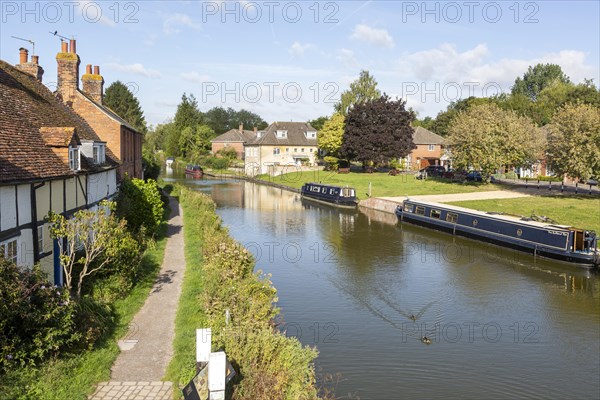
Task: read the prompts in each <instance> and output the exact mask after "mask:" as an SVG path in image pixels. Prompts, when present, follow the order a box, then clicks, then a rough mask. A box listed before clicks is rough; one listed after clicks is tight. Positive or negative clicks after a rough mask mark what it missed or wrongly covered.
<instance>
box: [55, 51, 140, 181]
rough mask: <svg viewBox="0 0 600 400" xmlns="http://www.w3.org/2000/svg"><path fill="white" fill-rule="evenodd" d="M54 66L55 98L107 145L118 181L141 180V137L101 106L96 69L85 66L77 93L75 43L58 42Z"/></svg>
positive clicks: (101, 85)
mask: <svg viewBox="0 0 600 400" xmlns="http://www.w3.org/2000/svg"><path fill="white" fill-rule="evenodd" d="M56 62H57V63H58V87H57V90H56V94H57V95H58V97H59V98H60V99H62V101H63V102H64V103H65V104H67V105H68V106H69V107H71V108H72V109H73V110H75V112H76V113H77V114H79V115H80V116H81V117H82V118H83V119H85V120H86V122H87V123H88V124H89V125H90V127H91V128H92V129H93V130H94V131H95V132H96V133H97V134H98V136H99V137H100V138H101V139H102V140H104V141H105V142H106V143H107V146H108V147H109V148H110V149H111V150H112V152H113V154H115V156H116V157H117V159H118V160H119V162H120V167H119V177H120V178H123V177H124V176H125V175H127V176H129V177H131V178H142V177H143V170H142V140H143V136H142V134H141V133H140V132H138V131H136V129H135V128H133V127H132V126H131V125H129V124H128V123H127V122H126V121H125V120H124V119H123V118H121V117H119V116H118V115H117V114H116V113H115V112H113V111H112V110H110V109H109V108H108V107H106V106H105V105H103V96H104V78H103V77H102V75H100V68H99V67H98V66H94V69H93V71H92V65H87V67H86V73H85V74H84V75H83V76H82V77H81V81H82V84H83V85H82V90H79V64H80V59H79V56H78V55H77V51H76V41H75V40H71V41H70V42H69V43H67V42H61V51H60V53H58V54H57V55H56Z"/></svg>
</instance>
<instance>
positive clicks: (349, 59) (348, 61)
mask: <svg viewBox="0 0 600 400" xmlns="http://www.w3.org/2000/svg"><path fill="white" fill-rule="evenodd" d="M337 53H338V55H337V57H336V59H337V60H338V61H339V62H341V63H342V64H343V65H344V66H345V67H347V68H352V67H356V66H357V65H358V60H356V57H355V56H354V52H353V51H352V50H349V49H340V50H338V52H337Z"/></svg>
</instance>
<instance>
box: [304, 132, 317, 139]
mask: <svg viewBox="0 0 600 400" xmlns="http://www.w3.org/2000/svg"><path fill="white" fill-rule="evenodd" d="M304 136H306V138H307V139H315V138H316V137H317V132H314V131H307V132H304Z"/></svg>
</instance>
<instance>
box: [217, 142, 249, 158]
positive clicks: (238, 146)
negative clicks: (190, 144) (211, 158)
mask: <svg viewBox="0 0 600 400" xmlns="http://www.w3.org/2000/svg"><path fill="white" fill-rule="evenodd" d="M227 144H228V146H227V147H226V146H225V143H212V152H213V154H215V153H216V152H217V151H219V150H221V149H224V148H228V149H234V150H235V152H236V153H237V157H238V158H239V159H243V158H244V144H243V143H242V142H232V143H227Z"/></svg>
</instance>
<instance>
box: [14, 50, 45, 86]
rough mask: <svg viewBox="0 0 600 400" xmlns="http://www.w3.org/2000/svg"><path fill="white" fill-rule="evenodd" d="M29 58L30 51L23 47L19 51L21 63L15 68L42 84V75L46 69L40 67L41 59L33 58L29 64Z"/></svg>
mask: <svg viewBox="0 0 600 400" xmlns="http://www.w3.org/2000/svg"><path fill="white" fill-rule="evenodd" d="M28 58H29V51H28V50H27V49H24V48H22V47H21V48H20V49H19V63H18V64H17V65H15V67H16V68H17V69H19V70H21V71H23V72H25V73H27V74H29V75H31V76H33V77H34V78H35V79H37V80H38V81H40V82H41V81H42V75H44V68H42V67H40V65H39V57H38V56H31V62H28Z"/></svg>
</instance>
